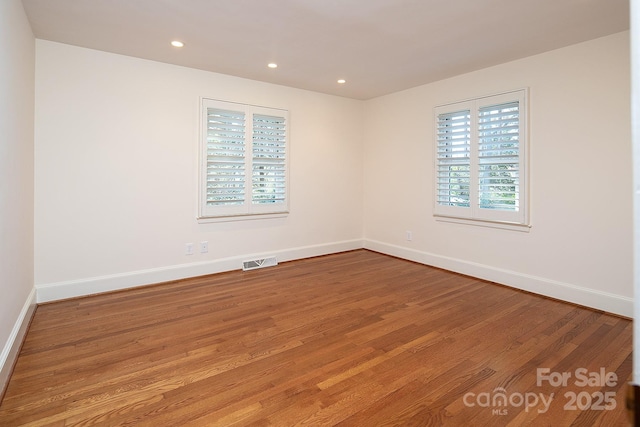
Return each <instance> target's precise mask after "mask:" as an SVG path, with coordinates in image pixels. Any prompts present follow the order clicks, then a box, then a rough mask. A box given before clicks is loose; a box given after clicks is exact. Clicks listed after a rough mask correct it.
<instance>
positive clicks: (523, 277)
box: [0, 240, 633, 360]
mask: <svg viewBox="0 0 640 427" xmlns="http://www.w3.org/2000/svg"><path fill="white" fill-rule="evenodd" d="M361 248H365V249H370V250H372V251H376V252H380V253H383V254H387V255H392V256H396V257H398V258H403V259H407V260H410V261H415V262H418V263H421V264H426V265H431V266H434V267H438V268H443V269H445V270H449V271H454V272H456V273H461V274H466V275H469V276H473V277H477V278H479V279H484V280H489V281H492V282H495V283H499V284H502V285H506V286H510V287H512V288H516V289H521V290H525V291H528V292H532V293H536V294H539V295H543V296H547V297H551V298H556V299H559V300H562V301H567V302H570V303H574V304H579V305H584V306H586V307H590V308H594V309H597V310H603V311H606V312H609V313H613V314H618V315H621V316H625V317H629V318H633V299H632V298H629V297H624V296H620V295H616V294H611V293H608V292H603V291H598V290H593V289H589V288H584V287H581V286H577V285H573V284H570V283H563V282H559V281H555V280H551V279H547V278H544V277H538V276H532V275H527V274H522V273H518V272H515V271H511V270H505V269H500V268H496V267H492V266H488V265H484V264H478V263H473V262H469V261H465V260H461V259H456V258H450V257H444V256H441V255H437V254H432V253H428V252H422V251H417V250H414V249H410V248H405V247H402V246H396V245H391V244H387V243H383V242H379V241H375V240H364V241H362V240H348V241H343V242H335V243H328V244H322V245H314V246H304V247H298V248H292V249H286V250H280V251H272V252H264V253H256V254H245V255H242V256H235V257H230V258H223V259H217V260H212V261H204V262H197V263H190V264H181V265H173V266H169V267H161V268H154V269H149V270H140V271H133V272H128V273H122V274H114V275H109V276H100V277H90V278H86V279H80V280H71V281H66V282H57V283H47V284H40V285H36V291H37V302H39V303H43V302H49V301H56V300H61V299H66V298H74V297H80V296H85V295H92V294H98V293H102V292H110V291H117V290H121V289H127V288H132V287H136V286H143V285H149V284H153V283H162V282H169V281H172V280H179V279H184V278H188V277H197V276H204V275H207V274H214V273H222V272H225V271H232V270H239V269H241V268H242V262H243V261H245V260H247V259H255V258H264V257H267V256H274V255H275V256H276V257H277V259H278V262H284V261H292V260H296V259H303V258H310V257H314V256H320V255H326V254H332V253H337V252H344V251H349V250H354V249H361ZM0 360H1V359H0Z"/></svg>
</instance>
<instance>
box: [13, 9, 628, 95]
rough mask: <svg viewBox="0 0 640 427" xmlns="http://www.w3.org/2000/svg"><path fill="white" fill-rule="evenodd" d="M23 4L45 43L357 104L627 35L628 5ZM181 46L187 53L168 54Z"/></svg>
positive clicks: (180, 51) (181, 50)
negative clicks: (180, 43) (305, 91)
mask: <svg viewBox="0 0 640 427" xmlns="http://www.w3.org/2000/svg"><path fill="white" fill-rule="evenodd" d="M23 4H24V8H25V11H26V13H27V16H28V18H29V20H30V22H31V26H32V28H33V32H34V34H35V36H36V37H37V38H40V39H45V40H53V41H57V42H62V43H67V44H72V45H77V46H83V47H88V48H92V49H98V50H103V51H107V52H114V53H119V54H124V55H129V56H134V57H139V58H145V59H151V60H155V61H161V62H167V63H171V64H177V65H183V66H186V67H192V68H198V69H203V70H210V71H214V72H218V73H224V74H230V75H234V76H239V77H245V78H249V79H254V80H261V81H265V82H271V83H276V84H281V85H286V86H292V87H296V88H302V89H308V90H312V91H317V92H323V93H329V94H335V95H340V96H345V97H351V98H356V99H370V98H373V97H376V96H380V95H384V94H388V93H392V92H396V91H399V90H403V89H408V88H411V87H415V86H418V85H421V84H425V83H429V82H433V81H436V80H440V79H443V78H447V77H451V76H454V75H458V74H462V73H466V72H470V71H474V70H478V69H481V68H485V67H489V66H492V65H495V64H499V63H503V62H507V61H511V60H514V59H518V58H523V57H526V56H530V55H534V54H537V53H542V52H545V51H548V50H552V49H557V48H560V47H563V46H568V45H571V44H575V43H579V42H582V41H586V40H590V39H594V38H597V37H602V36H605V35H609V34H613V33H617V32H620V31H624V30H627V29H629V0H23ZM174 39H178V40H181V41H183V42H184V43H185V47H183V48H182V49H176V48H173V47H171V46H170V44H169V43H170V41H171V40H174ZM272 61H273V62H276V63H278V65H279V66H278V68H277V69H269V68H267V63H268V62H272ZM339 78H344V79H346V80H347V83H346V84H344V85H339V84H337V83H336V80H337V79H339Z"/></svg>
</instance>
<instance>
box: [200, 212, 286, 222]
mask: <svg viewBox="0 0 640 427" xmlns="http://www.w3.org/2000/svg"><path fill="white" fill-rule="evenodd" d="M288 215H289V212H278V213H269V214H251V215H247V214H240V215H228V216H206V217H198V218H197V220H198V224H209V223H216V222H232V221H252V220H256V219H273V218H284V217H287V216H288Z"/></svg>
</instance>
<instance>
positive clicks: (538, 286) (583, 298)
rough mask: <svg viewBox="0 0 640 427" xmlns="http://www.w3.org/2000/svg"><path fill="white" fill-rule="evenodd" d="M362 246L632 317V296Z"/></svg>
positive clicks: (367, 244)
mask: <svg viewBox="0 0 640 427" xmlns="http://www.w3.org/2000/svg"><path fill="white" fill-rule="evenodd" d="M364 248H365V249H370V250H372V251H376V252H380V253H383V254H387V255H392V256H395V257H398V258H403V259H406V260H409V261H414V262H418V263H420V264H426V265H430V266H433V267H438V268H442V269H445V270H449V271H454V272H456V273H461V274H466V275H468V276H472V277H477V278H479V279H484V280H489V281H491V282H495V283H499V284H501V285H506V286H510V287H512V288H516V289H521V290H524V291H528V292H532V293H535V294H538V295H543V296H546V297H551V298H556V299H559V300H562V301H567V302H570V303H574V304H579V305H583V306H586V307H590V308H594V309H597V310H603V311H606V312H608V313H613V314H617V315H620V316H625V317H629V318H633V298H629V297H624V296H620V295H616V294H611V293H608V292H603V291H598V290H594V289H589V288H584V287H581V286H577V285H573V284H570V283H563V282H558V281H555V280H551V279H546V278H544V277H537V276H531V275H528V274H522V273H518V272H515V271H510V270H504V269H500V268H495V267H491V266H488V265H484V264H478V263H473V262H469V261H464V260H461V259H456V258H449V257H444V256H441V255H436V254H432V253H428V252H421V251H417V250H414V249H409V248H405V247H402V246H396V245H390V244H387V243H383V242H379V241H375V240H365V241H364Z"/></svg>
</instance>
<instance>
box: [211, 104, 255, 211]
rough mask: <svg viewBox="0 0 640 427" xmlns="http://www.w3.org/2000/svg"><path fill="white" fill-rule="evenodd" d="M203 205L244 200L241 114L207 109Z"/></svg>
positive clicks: (216, 204)
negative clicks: (204, 194)
mask: <svg viewBox="0 0 640 427" xmlns="http://www.w3.org/2000/svg"><path fill="white" fill-rule="evenodd" d="M206 139H207V141H206V150H207V156H206V159H207V168H206V205H207V206H208V207H212V206H213V207H215V206H238V205H240V206H241V205H243V204H244V201H245V191H246V186H245V173H246V170H245V152H246V147H245V115H244V113H243V112H239V111H229V110H220V109H217V108H208V109H207V135H206Z"/></svg>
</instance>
